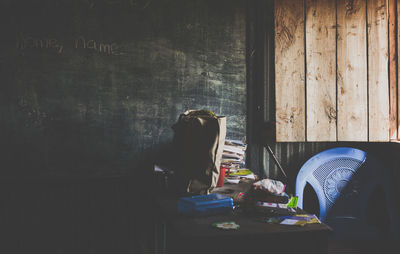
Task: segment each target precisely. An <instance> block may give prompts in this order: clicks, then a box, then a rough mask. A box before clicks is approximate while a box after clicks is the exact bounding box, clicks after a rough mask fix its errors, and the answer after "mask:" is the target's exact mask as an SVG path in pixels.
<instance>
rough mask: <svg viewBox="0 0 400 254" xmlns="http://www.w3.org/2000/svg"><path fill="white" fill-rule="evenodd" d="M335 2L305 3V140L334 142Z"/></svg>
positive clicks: (311, 1)
mask: <svg viewBox="0 0 400 254" xmlns="http://www.w3.org/2000/svg"><path fill="white" fill-rule="evenodd" d="M334 9H335V1H331V0H321V1H314V0H306V20H307V22H306V38H307V40H306V52H307V58H306V62H307V91H306V92H307V114H306V117H307V140H308V141H336V13H335V12H333V11H332V10H334Z"/></svg>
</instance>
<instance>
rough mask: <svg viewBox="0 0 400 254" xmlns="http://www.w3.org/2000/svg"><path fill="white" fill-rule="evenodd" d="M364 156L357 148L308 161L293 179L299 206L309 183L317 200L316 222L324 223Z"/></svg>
mask: <svg viewBox="0 0 400 254" xmlns="http://www.w3.org/2000/svg"><path fill="white" fill-rule="evenodd" d="M366 156H367V154H366V152H364V151H361V150H359V149H355V148H347V147H338V148H333V149H329V150H326V151H323V152H321V153H319V154H317V155H315V156H313V157H312V158H310V159H309V160H308V161H307V162H306V163H305V164H304V165H303V166H302V167H301V169H300V171H299V173H298V175H297V178H296V196H297V197H298V207H300V208H303V194H304V188H305V186H306V183H309V184H310V185H311V187H312V188H313V189H314V191H315V193H316V195H317V197H318V201H319V211H320V214H319V219H320V220H322V221H324V220H325V219H326V216H327V212H328V211H329V210H330V208H331V207H332V206H333V204H334V203H335V201H336V199H337V198H338V197H339V196H340V193H341V191H342V190H343V189H344V188H345V187H346V185H347V184H348V183H349V181H350V180H351V178H352V177H353V175H354V174H355V173H356V172H357V170H358V169H359V168H360V167H361V165H362V164H363V163H364V162H365V160H366Z"/></svg>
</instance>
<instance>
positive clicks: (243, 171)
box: [229, 169, 253, 176]
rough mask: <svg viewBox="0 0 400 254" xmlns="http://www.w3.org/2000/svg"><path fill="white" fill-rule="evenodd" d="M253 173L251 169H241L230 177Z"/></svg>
mask: <svg viewBox="0 0 400 254" xmlns="http://www.w3.org/2000/svg"><path fill="white" fill-rule="evenodd" d="M252 173H253V172H252V171H251V170H249V169H239V170H238V171H237V172H231V173H230V174H229V175H231V176H247V175H250V174H252Z"/></svg>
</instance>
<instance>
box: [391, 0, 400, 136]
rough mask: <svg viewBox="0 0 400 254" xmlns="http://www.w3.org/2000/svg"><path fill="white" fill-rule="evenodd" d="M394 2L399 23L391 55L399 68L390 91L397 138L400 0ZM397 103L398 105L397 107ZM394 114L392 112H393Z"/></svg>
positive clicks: (399, 111) (395, 29)
mask: <svg viewBox="0 0 400 254" xmlns="http://www.w3.org/2000/svg"><path fill="white" fill-rule="evenodd" d="M392 2H393V7H392V9H393V22H394V23H395V21H396V19H395V16H396V17H397V23H395V25H393V34H392V36H393V42H392V43H393V48H391V49H392V50H393V53H392V54H391V56H390V57H393V60H391V62H390V65H391V66H393V69H396V70H397V73H396V72H395V71H393V74H392V73H391V76H393V79H394V81H393V87H392V82H391V84H390V92H393V96H391V99H392V98H393V103H391V104H390V105H391V106H392V105H393V117H394V118H395V119H393V120H392V119H391V126H392V122H393V127H394V128H393V129H394V130H395V131H394V138H395V139H396V140H399V139H400V128H399V119H400V103H399V98H400V89H399V73H400V72H399V71H400V65H399V48H400V33H399V27H400V18H399V16H400V0H397V1H392ZM396 104H397V107H396ZM391 115H392V114H391Z"/></svg>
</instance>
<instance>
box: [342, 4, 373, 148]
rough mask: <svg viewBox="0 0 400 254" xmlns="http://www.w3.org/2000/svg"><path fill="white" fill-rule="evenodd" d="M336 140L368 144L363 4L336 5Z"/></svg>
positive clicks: (365, 40) (364, 15)
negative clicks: (366, 142) (365, 142)
mask: <svg viewBox="0 0 400 254" xmlns="http://www.w3.org/2000/svg"><path fill="white" fill-rule="evenodd" d="M337 23H338V24H337V25H338V38H337V61H338V63H337V68H338V69H337V85H338V101H337V103H338V113H337V115H338V116H337V117H338V118H337V121H338V123H337V124H338V134H337V135H338V140H339V141H350V140H351V141H367V140H368V131H367V130H368V115H367V114H368V108H367V107H368V105H367V92H368V84H367V54H366V52H367V48H366V47H367V45H366V43H367V38H366V1H363V0H338V2H337Z"/></svg>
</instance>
